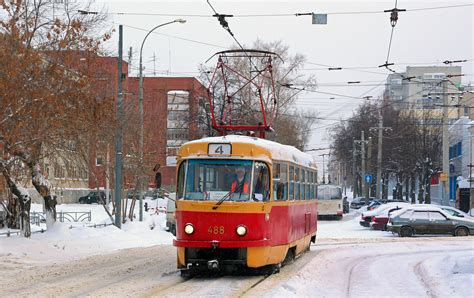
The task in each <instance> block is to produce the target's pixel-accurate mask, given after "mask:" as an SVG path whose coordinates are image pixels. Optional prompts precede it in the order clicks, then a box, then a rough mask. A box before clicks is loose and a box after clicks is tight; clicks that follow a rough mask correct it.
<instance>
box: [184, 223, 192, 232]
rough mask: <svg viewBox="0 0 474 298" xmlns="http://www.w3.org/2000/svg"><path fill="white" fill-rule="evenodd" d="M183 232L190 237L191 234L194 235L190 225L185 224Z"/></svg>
mask: <svg viewBox="0 0 474 298" xmlns="http://www.w3.org/2000/svg"><path fill="white" fill-rule="evenodd" d="M184 232H185V233H186V234H188V235H191V234H192V233H194V226H193V225H192V224H190V223H188V224H186V225H185V226H184Z"/></svg>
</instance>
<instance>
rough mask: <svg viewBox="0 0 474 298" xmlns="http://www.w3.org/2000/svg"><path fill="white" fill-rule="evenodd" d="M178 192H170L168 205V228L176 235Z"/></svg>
mask: <svg viewBox="0 0 474 298" xmlns="http://www.w3.org/2000/svg"><path fill="white" fill-rule="evenodd" d="M175 211H176V194H175V193H170V194H169V197H168V204H167V206H166V230H167V231H168V232H170V233H171V234H173V235H174V236H176V217H175Z"/></svg>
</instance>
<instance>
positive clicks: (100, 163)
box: [95, 156, 104, 166]
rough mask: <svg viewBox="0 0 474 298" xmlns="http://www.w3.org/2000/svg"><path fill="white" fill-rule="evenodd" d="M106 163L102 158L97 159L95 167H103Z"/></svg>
mask: <svg viewBox="0 0 474 298" xmlns="http://www.w3.org/2000/svg"><path fill="white" fill-rule="evenodd" d="M103 163H104V161H103V159H102V157H101V156H98V157H97V158H96V159H95V165H96V166H102V165H103Z"/></svg>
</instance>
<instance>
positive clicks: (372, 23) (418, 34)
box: [97, 0, 474, 162]
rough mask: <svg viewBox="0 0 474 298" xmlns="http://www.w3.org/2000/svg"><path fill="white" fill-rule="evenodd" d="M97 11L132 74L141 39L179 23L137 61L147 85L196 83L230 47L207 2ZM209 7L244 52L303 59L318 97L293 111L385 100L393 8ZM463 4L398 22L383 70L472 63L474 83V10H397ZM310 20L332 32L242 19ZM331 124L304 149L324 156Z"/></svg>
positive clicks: (374, 4) (317, 4)
mask: <svg viewBox="0 0 474 298" xmlns="http://www.w3.org/2000/svg"><path fill="white" fill-rule="evenodd" d="M97 2H98V3H97V4H98V5H104V6H105V9H106V10H107V11H108V12H109V13H111V21H112V22H113V24H112V25H113V26H114V28H118V25H119V24H122V25H124V53H126V52H127V51H128V48H129V47H133V49H134V57H133V62H132V67H133V68H134V69H135V70H133V68H132V73H133V72H135V73H136V69H138V51H139V47H140V45H141V42H142V40H143V38H144V37H145V34H146V31H148V30H150V29H151V28H153V27H155V26H157V25H159V24H162V23H165V22H169V21H172V20H174V19H176V18H184V19H186V20H187V22H186V23H185V24H178V23H174V24H170V25H167V26H164V27H161V28H159V29H157V30H156V31H155V32H156V34H151V35H150V36H149V37H148V39H147V41H146V43H145V46H144V51H143V57H144V62H145V66H146V75H147V76H151V75H153V74H156V75H157V76H165V75H172V76H197V68H198V65H199V64H201V63H204V62H205V61H206V60H207V59H208V58H209V57H210V56H212V54H213V53H215V52H217V51H221V50H224V49H226V48H229V47H231V46H232V45H234V43H233V39H232V38H231V36H230V35H229V34H228V33H227V32H226V31H225V30H224V29H223V28H222V27H221V26H220V25H219V23H218V21H217V19H216V18H212V17H210V15H212V14H213V11H212V10H211V8H210V7H209V6H208V4H207V2H206V1H205V0H199V1H176V0H174V1H157V0H154V1H151V0H150V1H114V0H108V1H106V0H104V1H97ZM211 4H212V5H213V7H214V8H215V9H216V10H217V12H218V13H221V14H233V15H235V17H233V18H228V19H227V20H228V23H229V27H230V29H231V30H232V31H233V33H234V34H235V37H236V38H237V40H238V41H239V42H240V43H241V44H245V45H250V44H251V43H252V42H253V41H255V40H256V39H257V38H258V39H261V40H264V41H276V40H282V41H283V42H284V43H285V44H287V45H289V47H290V51H291V53H293V54H294V53H300V54H303V55H305V56H306V59H307V62H308V63H307V64H306V65H305V67H304V70H303V73H307V74H315V75H316V79H317V82H318V88H317V91H319V92H322V93H306V94H301V96H300V97H299V100H298V107H299V108H304V109H313V110H315V111H316V112H318V113H319V116H321V117H323V118H328V119H340V118H347V117H349V116H350V115H351V114H352V111H353V110H354V108H356V107H357V105H358V104H360V103H361V102H362V101H363V99H356V98H352V97H362V96H366V95H371V96H373V97H374V98H376V97H377V96H379V95H380V94H381V92H382V90H383V88H384V85H383V84H384V83H385V79H386V77H387V75H388V73H389V72H388V71H386V70H384V69H380V68H377V66H378V65H381V64H383V63H385V61H386V58H387V50H388V44H389V37H390V32H391V26H390V21H389V18H390V16H389V13H378V12H382V11H383V10H386V9H392V8H393V7H394V6H395V0H394V1H383V0H378V1H364V2H359V1H337V0H332V1H227V0H225V1H224V0H213V1H211ZM466 4H470V5H471V6H464V7H457V8H445V9H430V10H416V11H407V12H400V13H399V20H398V23H397V25H396V27H395V29H394V34H393V41H392V47H391V51H390V58H389V62H393V63H395V66H393V68H394V69H395V70H397V71H400V72H402V71H404V69H405V67H406V66H407V65H412V66H417V65H418V66H419V65H423V66H424V65H444V64H443V63H442V62H443V61H445V60H459V59H471V60H470V61H468V62H466V63H460V64H456V65H460V66H462V68H463V70H462V71H463V73H464V74H466V76H465V77H464V78H463V84H468V83H469V82H474V77H473V74H474V66H473V65H474V63H473V62H474V61H473V60H472V59H473V58H474V54H473V52H474V38H473V35H474V34H473V33H474V32H473V27H474V26H473V25H474V24H473V19H474V6H472V5H474V1H445V2H435V1H428V0H426V1H406V0H405V1H404V0H399V1H398V3H397V7H398V8H403V9H407V10H410V9H418V8H434V7H440V6H453V5H466ZM307 12H314V13H327V14H328V24H327V25H312V24H311V16H300V17H296V16H247V17H243V16H242V15H281V14H295V13H307ZM360 12H375V13H360ZM115 13H125V14H124V15H120V14H115ZM132 13H137V14H141V15H132ZM143 14H150V15H143ZM159 14H163V15H159ZM191 15H199V16H191ZM239 15H240V16H239ZM117 32H118V30H117ZM163 34H165V35H163ZM116 47H117V34H115V36H114V39H113V40H111V42H110V43H109V45H108V48H109V49H111V51H112V52H113V53H116V52H117V50H116ZM153 56H155V60H153ZM153 61H154V62H153ZM215 63H216V61H215V59H214V60H211V61H209V62H208V64H209V65H214V64H215ZM317 64H322V65H330V66H337V67H343V68H356V69H347V70H342V71H328V70H327V67H324V66H318V65H317ZM349 81H361V83H360V85H361V86H355V85H347V83H346V82H349ZM331 85H332V86H331ZM334 85H337V86H334ZM325 93H335V94H337V95H330V94H325ZM346 96H348V97H346ZM330 98H333V99H330ZM333 123H335V121H334V120H322V121H320V122H319V123H318V124H316V125H315V126H314V130H313V133H312V137H311V141H310V144H309V147H308V148H320V147H323V148H326V147H328V146H329V143H330V140H329V138H328V134H327V129H328V128H329V129H330V128H331V124H333ZM324 152H327V151H320V152H317V153H315V154H314V155H315V157H316V158H317V160H318V161H319V162H321V161H322V158H321V157H320V156H319V154H321V153H324Z"/></svg>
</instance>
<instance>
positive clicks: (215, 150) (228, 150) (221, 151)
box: [207, 144, 232, 155]
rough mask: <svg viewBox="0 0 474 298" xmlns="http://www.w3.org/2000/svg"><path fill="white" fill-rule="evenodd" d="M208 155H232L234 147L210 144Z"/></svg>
mask: <svg viewBox="0 0 474 298" xmlns="http://www.w3.org/2000/svg"><path fill="white" fill-rule="evenodd" d="M207 154H209V155H231V154H232V146H231V144H209V147H208V148H207Z"/></svg>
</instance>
